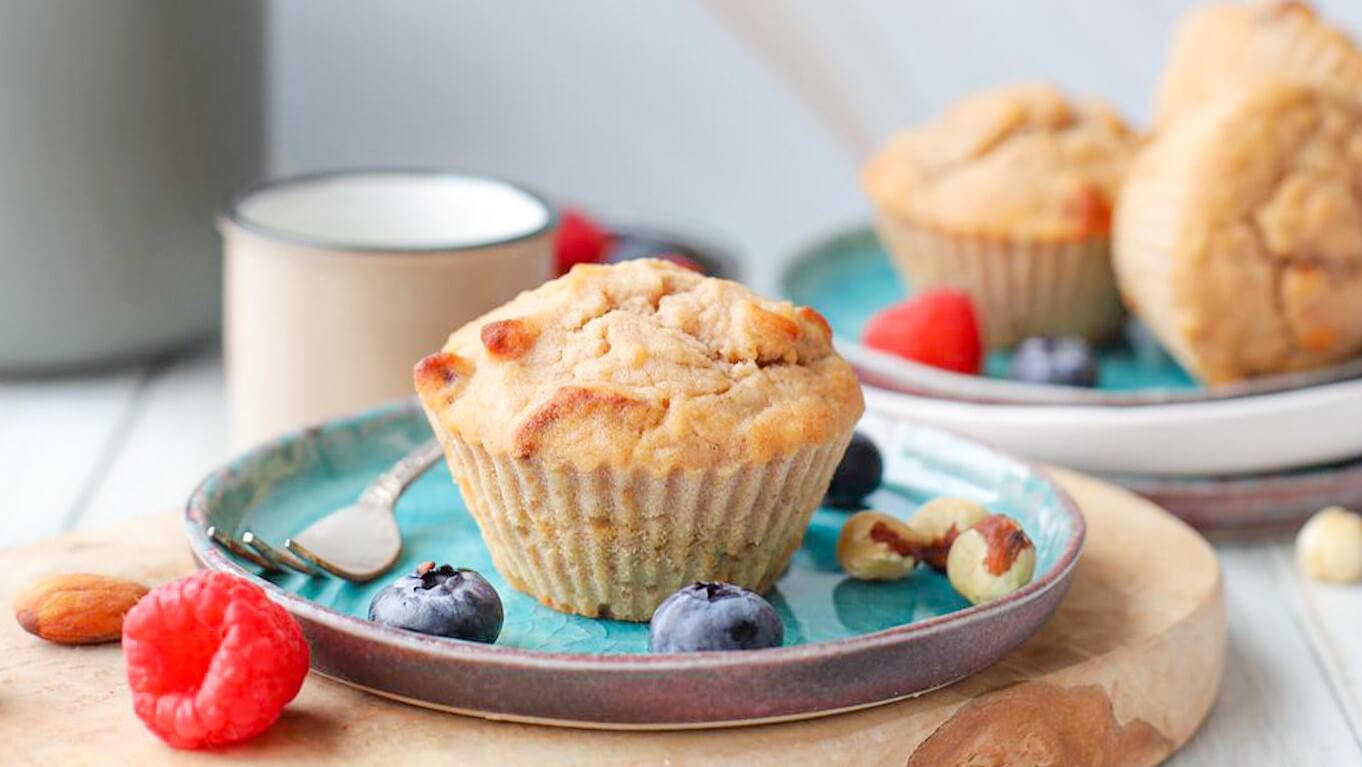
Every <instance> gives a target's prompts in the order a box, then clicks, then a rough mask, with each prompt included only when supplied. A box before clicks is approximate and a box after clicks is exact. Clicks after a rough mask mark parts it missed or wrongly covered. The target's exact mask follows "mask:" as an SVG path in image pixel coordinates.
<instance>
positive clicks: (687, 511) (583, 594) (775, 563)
mask: <svg viewBox="0 0 1362 767" xmlns="http://www.w3.org/2000/svg"><path fill="white" fill-rule="evenodd" d="M850 439H851V434H850V433H847V434H846V435H843V436H842V437H841V438H839V439H836V440H834V441H832V442H830V443H827V444H822V445H815V446H811V447H808V448H805V449H803V450H800V451H798V452H796V453H794V454H793V455H790V456H788V457H784V458H781V459H778V460H773V461H770V462H767V463H759V464H754V465H749V466H741V467H732V468H726V469H714V470H703V471H701V470H677V471H673V472H671V473H668V474H656V473H653V472H650V471H648V470H647V469H645V468H633V469H613V468H607V467H602V468H599V469H596V470H595V471H580V470H577V469H575V468H572V467H565V466H555V465H550V464H548V463H547V462H544V461H541V460H538V459H536V458H533V457H531V458H515V457H513V456H510V455H506V454H499V453H494V452H491V451H488V450H486V449H484V448H483V447H482V446H481V445H477V444H473V443H469V442H465V441H463V440H461V439H459V438H458V437H456V436H451V435H447V434H442V435H441V441H442V443H443V444H444V448H445V456H446V458H447V459H448V461H449V466H450V469H451V471H452V472H453V474H454V476H455V478H456V481H457V482H458V484H459V488H460V491H461V492H462V493H463V498H464V501H465V503H466V504H467V506H468V509H469V511H470V512H471V513H472V514H473V517H474V518H475V519H476V520H477V522H478V526H479V528H481V530H482V537H483V540H484V541H485V542H486V544H487V547H488V549H489V550H490V551H491V554H492V560H493V562H494V563H495V564H496V567H497V570H498V572H500V573H501V575H502V576H503V577H504V578H506V580H507V581H509V582H510V583H511V584H512V585H513V586H515V588H517V589H519V590H521V591H523V592H525V593H527V594H530V595H531V596H533V597H535V598H536V599H538V600H539V601H540V602H543V603H544V604H546V605H548V606H549V607H552V608H554V609H556V610H560V611H563V612H571V613H577V614H578V615H585V616H589V617H600V618H615V619H618V620H628V621H646V620H648V619H649V618H651V617H652V614H653V610H654V609H655V608H656V607H657V605H658V604H659V603H661V601H662V600H663V599H665V598H666V597H667V596H668V595H670V594H671V593H672V592H674V591H676V590H677V589H679V588H681V587H682V586H685V585H687V584H689V583H692V582H694V581H715V580H718V581H726V582H729V583H735V584H737V585H739V586H744V587H746V588H749V589H752V590H754V591H757V592H765V591H766V590H768V589H769V588H770V587H771V586H772V585H773V584H774V583H775V581H776V579H777V578H778V577H779V576H780V574H781V572H783V571H784V569H785V566H786V565H787V564H788V563H789V561H790V557H791V556H792V555H793V554H794V552H795V550H796V549H798V548H799V545H800V543H801V541H802V540H803V538H804V531H805V528H806V527H808V524H809V518H810V517H811V516H812V515H813V512H814V510H815V509H817V508H818V505H819V503H820V501H821V500H822V497H823V494H824V492H825V491H826V490H827V487H828V483H829V481H830V480H831V479H832V473H833V471H834V470H835V469H836V468H837V464H838V462H839V461H840V460H841V458H842V454H843V453H844V452H845V451H846V446H847V443H848V442H849V441H850Z"/></svg>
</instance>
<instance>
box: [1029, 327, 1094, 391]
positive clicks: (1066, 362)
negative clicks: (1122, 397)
mask: <svg viewBox="0 0 1362 767" xmlns="http://www.w3.org/2000/svg"><path fill="white" fill-rule="evenodd" d="M1007 375H1008V377H1009V378H1012V379H1014V380H1017V381H1025V382H1027V383H1040V384H1058V385H1060V386H1086V387H1093V386H1096V385H1097V357H1096V355H1094V354H1093V351H1092V347H1091V346H1089V345H1088V342H1087V341H1084V340H1083V339H1081V338H1028V339H1026V340H1025V341H1022V343H1021V346H1018V347H1017V350H1016V351H1014V352H1013V353H1012V364H1011V366H1009V368H1008V371H1007Z"/></svg>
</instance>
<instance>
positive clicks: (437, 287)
mask: <svg viewBox="0 0 1362 767" xmlns="http://www.w3.org/2000/svg"><path fill="white" fill-rule="evenodd" d="M555 222H556V217H555V213H554V209H553V207H552V206H551V205H550V204H549V203H548V202H546V201H545V200H544V198H542V197H540V196H539V195H536V194H534V193H533V192H531V191H529V190H527V189H525V188H524V187H521V186H518V185H516V184H513V183H511V182H508V181H504V180H501V179H497V178H491V177H488V176H481V175H475V174H470V173H463V172H458V171H445V170H356V171H338V172H329V173H318V174H313V175H306V176H298V177H293V178H285V179H282V180H278V181H272V182H269V183H266V184H264V185H262V186H259V187H256V188H254V189H251V190H249V191H247V192H245V193H244V194H242V195H240V196H238V197H237V199H236V200H235V201H234V202H233V203H232V204H231V206H230V207H229V209H228V210H227V211H226V212H225V213H224V214H223V215H222V216H221V217H220V219H219V230H220V231H221V233H222V237H223V243H224V252H225V259H224V269H225V286H224V300H223V328H224V330H223V342H224V350H225V360H226V373H227V397H228V407H229V416H228V417H229V421H228V424H229V433H230V437H231V442H232V445H233V447H234V448H238V449H240V448H245V447H249V446H251V445H253V444H256V443H258V442H260V441H262V440H266V439H269V438H271V437H273V436H276V435H278V434H280V433H282V432H285V431H288V430H290V429H293V428H296V427H298V426H302V425H305V424H309V423H314V422H317V421H320V420H324V419H327V418H332V417H335V416H338V415H343V414H345V413H349V412H352V411H355V410H358V409H362V408H365V407H368V406H371V405H374V404H377V403H380V402H383V401H385V400H389V399H393V398H396V397H402V396H406V395H409V394H410V393H411V391H412V384H411V369H412V365H413V364H415V363H416V361H417V360H419V359H421V358H422V357H423V356H425V355H427V354H429V353H431V352H432V351H435V350H437V349H439V348H440V347H441V346H443V344H444V341H445V338H446V337H447V336H448V335H449V333H451V332H452V331H454V330H455V329H457V328H458V327H459V326H461V325H463V324H464V323H466V322H468V321H469V320H472V319H474V318H476V317H478V316H479V315H481V314H483V313H485V312H487V311H489V310H491V309H493V308H495V307H497V306H499V305H500V304H502V303H505V302H506V301H507V300H509V299H511V298H512V297H514V296H515V295H516V294H517V293H519V292H520V291H522V290H527V289H529V288H533V287H535V286H537V285H539V284H540V283H542V282H543V281H544V280H546V279H548V278H549V277H550V276H551V272H552V269H553V243H552V235H553V230H554V226H555Z"/></svg>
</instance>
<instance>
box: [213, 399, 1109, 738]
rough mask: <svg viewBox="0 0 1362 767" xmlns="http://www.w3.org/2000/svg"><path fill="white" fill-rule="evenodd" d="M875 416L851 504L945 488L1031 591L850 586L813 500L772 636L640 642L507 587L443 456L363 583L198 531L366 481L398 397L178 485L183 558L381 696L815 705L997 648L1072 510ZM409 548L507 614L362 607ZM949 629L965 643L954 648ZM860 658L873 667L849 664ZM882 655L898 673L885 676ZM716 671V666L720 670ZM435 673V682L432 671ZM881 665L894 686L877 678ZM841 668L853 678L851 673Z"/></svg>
mask: <svg viewBox="0 0 1362 767" xmlns="http://www.w3.org/2000/svg"><path fill="white" fill-rule="evenodd" d="M885 428H887V429H889V430H890V431H888V432H886V433H884V434H876V435H875V436H876V438H877V440H878V441H879V442H880V444H881V448H882V450H883V451H884V453H885V456H886V464H887V468H886V485H885V487H884V488H883V489H881V490H880V491H879V492H877V493H876V494H875V495H874V496H873V497H872V498H871V499H870V504H871V505H872V506H873V507H874V508H877V509H879V510H882V511H885V512H888V513H891V514H894V515H896V516H900V517H905V518H906V517H907V516H908V515H910V514H911V513H912V511H913V510H914V509H915V508H916V506H917V505H919V504H920V503H922V502H924V501H925V500H928V499H930V498H933V497H936V496H940V495H953V496H963V497H968V498H973V499H975V500H978V501H980V502H982V503H985V504H987V505H988V506H989V507H990V508H991V509H992V510H994V511H996V512H999V513H1004V514H1007V515H1009V516H1012V517H1014V518H1016V519H1017V520H1018V521H1020V522H1021V524H1022V526H1023V528H1024V529H1025V530H1026V531H1027V533H1028V535H1029V536H1030V537H1031V539H1032V540H1033V541H1034V543H1035V545H1036V551H1037V572H1036V576H1035V579H1034V581H1033V583H1032V584H1031V585H1030V586H1028V587H1027V588H1026V589H1023V590H1022V591H1020V592H1018V593H1017V594H1014V595H1012V596H1011V597H1008V598H1006V599H1004V600H1000V601H998V602H995V603H992V604H989V605H984V606H980V607H972V606H971V605H969V603H968V602H966V601H965V600H964V599H962V598H961V597H960V596H958V595H957V594H956V593H955V591H954V590H953V589H952V588H951V586H950V584H949V582H948V581H947V580H946V578H945V577H944V576H943V575H940V574H938V573H935V572H933V571H931V570H930V569H928V568H925V567H924V568H919V569H918V571H916V572H915V573H914V574H913V575H912V576H910V577H909V578H907V579H905V580H902V581H898V582H893V583H864V582H859V581H855V580H852V579H850V578H847V577H846V576H844V575H843V574H842V573H841V571H840V569H839V568H838V565H837V560H836V553H835V550H836V543H837V536H838V533H839V531H840V528H841V525H842V523H843V521H844V520H845V519H846V518H847V517H848V514H847V513H846V512H841V511H835V510H830V509H822V510H819V511H818V512H816V513H815V515H814V518H813V521H812V523H811V524H810V526H809V528H808V531H807V534H806V537H805V540H804V545H803V547H802V548H801V549H800V550H799V551H798V552H797V553H796V555H795V557H794V559H793V561H792V562H791V564H790V566H789V568H788V570H787V572H786V573H785V574H784V575H783V576H782V577H781V579H780V580H779V582H778V584H777V586H776V587H775V589H773V590H772V591H771V592H770V593H769V594H768V598H769V600H770V601H771V603H772V604H773V605H775V606H776V609H777V610H778V611H779V612H780V615H781V618H782V619H783V620H784V622H785V627H786V644H785V647H783V648H779V649H774V650H763V651H755V652H747V653H698V654H683V655H670V656H667V655H650V654H648V652H647V625H646V624H635V623H625V622H620V621H612V620H601V619H592V618H585V617H581V616H576V615H570V614H566V613H560V612H557V611H555V610H552V609H550V608H548V607H545V606H543V605H541V604H540V603H539V602H537V601H536V600H535V599H533V598H532V597H530V596H528V595H525V594H522V593H520V592H518V591H516V590H515V589H514V588H512V587H511V586H510V585H509V584H508V583H506V581H505V580H503V579H502V578H501V577H500V575H499V574H498V573H497V571H496V569H495V567H494V566H493V565H492V561H491V558H490V555H489V554H488V551H487V549H486V548H485V547H484V545H483V543H482V539H481V537H480V536H479V533H478V528H477V525H476V523H475V522H474V520H473V518H472V517H471V516H470V515H469V514H468V512H467V511H466V509H465V507H464V505H463V501H462V499H461V497H460V495H459V493H458V490H457V487H456V486H455V485H454V484H453V482H452V481H451V479H450V475H449V472H448V470H447V469H446V468H445V467H444V464H443V463H441V464H439V465H437V466H436V467H434V468H432V469H431V470H430V471H429V472H427V473H426V474H425V475H424V476H423V477H421V478H420V479H419V480H417V481H416V482H415V483H414V484H413V485H412V486H411V487H410V488H409V489H408V490H407V492H406V493H405V494H404V495H403V496H402V499H401V501H400V502H399V504H398V507H397V518H398V523H399V525H400V527H401V530H402V534H403V539H404V550H403V554H402V558H401V559H400V561H399V562H398V564H397V565H396V566H395V567H394V568H393V570H392V571H391V573H389V574H388V575H386V576H383V577H380V578H379V579H378V581H376V582H374V583H370V584H353V583H348V582H345V581H342V580H339V579H336V578H330V577H320V576H314V577H309V576H304V575H301V574H296V573H291V572H290V573H274V574H265V573H263V572H262V571H261V570H260V568H258V567H257V566H256V565H254V564H252V563H250V562H248V561H246V560H241V559H237V558H235V557H233V556H232V555H230V554H229V553H227V552H225V551H223V550H221V549H219V548H218V547H217V546H216V545H215V544H213V543H212V542H211V540H210V539H209V538H208V537H207V536H206V535H204V533H203V530H204V528H205V527H206V526H207V525H214V526H216V527H217V528H218V529H220V530H223V531H226V532H228V533H229V534H234V535H239V533H240V531H242V530H244V529H246V528H250V529H251V530H253V531H254V532H255V533H256V534H258V535H260V536H261V537H263V538H264V539H266V540H269V541H274V542H282V541H283V540H284V539H286V538H288V537H289V536H290V535H292V534H294V533H296V532H297V531H298V530H301V529H302V528H304V527H306V526H307V525H308V524H309V523H311V522H312V521H314V520H316V519H317V518H319V517H321V516H322V515H324V514H326V513H327V512H329V511H330V510H333V509H335V508H339V507H341V506H344V505H346V504H348V503H351V502H352V501H353V500H354V499H355V498H356V497H357V496H358V495H359V493H360V491H361V490H362V489H363V487H364V486H365V485H366V484H368V482H369V481H370V480H371V479H372V478H373V477H374V476H375V475H377V474H379V473H381V472H382V471H384V470H385V469H387V468H388V467H389V466H390V465H391V464H392V463H394V462H395V461H396V460H397V459H399V458H401V457H402V456H403V455H404V454H406V453H407V452H409V451H410V450H411V449H413V448H415V447H417V446H418V445H420V444H421V443H423V442H425V441H427V440H429V439H430V438H431V434H430V429H429V427H428V425H427V423H426V419H425V417H424V415H423V414H422V413H421V412H420V410H419V408H418V407H417V406H416V405H415V404H413V403H403V404H401V405H395V406H390V407H387V408H384V409H380V410H377V411H373V412H370V413H366V414H363V415H360V416H357V417H355V418H351V419H347V420H341V421H335V422H331V423H329V424H326V425H324V426H321V427H319V428H315V429H310V430H307V431H304V432H301V433H299V434H296V435H294V436H291V437H288V438H285V439H283V440H281V441H279V442H276V443H273V444H270V445H267V446H265V447H263V448H261V449H258V450H256V451H254V452H252V453H250V454H248V455H247V456H245V457H243V458H241V459H239V460H237V461H235V462H234V463H232V464H231V465H229V466H228V467H226V468H224V469H222V470H220V471H218V472H216V473H215V474H213V475H212V476H210V477H209V478H208V479H207V480H205V482H204V483H203V485H202V486H201V487H200V488H199V490H198V491H197V492H196V493H195V495H194V497H193V499H192V500H191V502H190V504H189V507H188V511H187V516H186V523H187V532H188V534H189V538H190V543H191V545H192V547H193V549H194V551H195V554H196V556H198V557H199V559H200V561H201V562H203V563H204V564H206V565H207V566H209V567H213V568H216V569H224V570H227V571H229V572H234V573H237V574H241V575H245V576H247V577H249V578H252V579H253V580H255V581H257V582H258V583H261V584H262V585H264V586H265V587H266V588H267V589H268V590H269V591H270V593H271V594H272V595H273V596H274V597H275V598H276V599H278V600H279V601H281V602H282V603H283V604H284V605H285V606H286V607H287V608H288V609H290V611H292V612H293V613H294V615H295V616H297V617H298V618H299V620H300V622H301V623H302V624H303V626H304V629H305V631H306V632H307V634H308V637H309V640H310V644H311V646H312V649H313V661H314V668H316V669H317V670H319V671H321V672H322V673H324V674H326V675H328V676H332V677H335V678H338V679H340V680H342V681H347V682H350V683H352V684H356V685H358V686H361V687H364V688H366V689H370V690H372V691H375V692H379V693H380V694H387V695H391V696H394V697H398V698H401V699H403V700H408V701H412V702H416V703H420V704H423V705H432V706H435V707H440V708H449V709H452V710H456V711H461V712H468V713H476V714H482V715H488V716H497V717H510V718H524V719H530V720H534V721H541V720H543V721H551V722H558V723H564V722H567V723H572V724H587V725H590V726H650V727H652V726H662V727H669V726H695V725H697V724H705V725H713V724H724V723H735V722H749V721H758V720H769V719H772V718H791V717H794V718H798V717H803V716H815V715H818V714H820V713H828V712H831V711H835V710H843V709H847V708H851V707H857V706H864V705H871V704H874V703H878V702H884V701H887V700H892V699H895V698H900V697H903V696H905V695H909V694H914V693H918V692H922V691H925V690H927V689H931V688H933V687H937V686H940V685H941V684H945V683H948V682H950V681H953V680H955V679H958V678H960V677H963V676H965V675H967V674H969V673H973V672H975V671H978V670H980V669H981V668H983V667H984V666H986V665H988V664H989V663H991V662H993V661H994V660H996V659H997V657H1000V656H1001V655H1002V654H1003V653H1005V652H1006V651H1007V650H1008V649H1010V648H1011V647H1013V646H1015V645H1016V644H1017V643H1019V642H1021V641H1022V640H1024V639H1025V638H1026V637H1027V636H1029V635H1030V634H1031V633H1032V632H1034V631H1035V630H1036V628H1038V627H1039V626H1040V624H1041V623H1042V622H1043V621H1044V619H1045V618H1046V617H1047V616H1048V615H1049V612H1050V611H1051V610H1053V609H1054V606H1055V605H1056V604H1057V603H1058V599H1059V596H1060V595H1061V594H1062V593H1063V591H1064V589H1065V588H1067V578H1068V575H1069V573H1070V571H1071V569H1072V567H1073V564H1074V561H1075V559H1076V556H1077V553H1078V548H1079V546H1080V545H1081V541H1082V537H1083V522H1082V517H1081V515H1080V514H1078V512H1077V511H1076V510H1075V509H1074V508H1073V506H1072V504H1071V503H1070V501H1069V500H1068V499H1067V497H1066V496H1065V495H1064V493H1063V491H1061V490H1060V489H1059V488H1058V487H1056V486H1055V485H1054V484H1053V483H1051V482H1050V481H1049V480H1048V479H1047V478H1046V477H1045V476H1044V475H1042V474H1040V473H1038V472H1036V471H1034V470H1033V469H1031V468H1030V467H1029V466H1027V465H1025V464H1023V463H1021V462H1018V461H1015V460H1013V459H1011V458H1008V457H1006V456H1003V455H1002V454H999V453H997V452H995V451H993V450H992V449H990V448H987V447H984V446H982V445H979V444H977V443H973V442H970V441H968V440H965V439H963V438H959V437H955V436H953V435H950V434H947V433H945V432H941V431H937V430H935V429H930V428H926V427H919V426H911V425H905V424H899V425H895V426H892V427H885ZM427 560H433V561H435V562H438V563H445V562H448V563H451V564H454V565H456V566H460V567H471V568H473V569H475V570H478V571H479V572H481V573H482V574H483V575H484V576H486V577H487V578H488V580H489V581H491V583H492V584H493V585H494V586H495V587H496V588H497V591H498V592H499V593H500V595H501V597H502V600H503V603H504V607H505V614H506V619H505V624H504V626H503V629H502V633H501V637H500V638H499V639H498V641H497V643H496V644H495V645H492V646H488V645H479V644H475V643H469V642H462V641H458V640H449V639H441V638H435V637H427V636H423V635H419V634H414V633H411V632H406V631H401V630H398V629H391V628H387V627H382V626H378V625H376V624H372V623H370V622H368V621H367V620H365V617H366V615H367V612H368V605H369V602H370V600H371V599H372V598H373V596H374V594H375V593H377V592H378V591H379V590H380V589H382V588H383V587H384V584H385V583H386V582H388V581H390V580H392V579H393V578H395V577H397V576H399V575H401V574H403V573H406V572H410V571H412V570H414V569H415V568H416V566H417V564H419V563H420V562H423V561H427ZM960 636H964V637H968V638H969V639H968V641H966V642H960V641H958V637H960ZM951 637H957V639H956V640H954V641H953V640H951ZM881 664H882V665H881ZM839 665H841V666H848V667H850V669H851V670H850V671H847V670H846V669H844V670H843V673H853V674H855V675H856V676H854V677H852V678H842V679H840V680H838V681H837V682H836V683H835V684H832V683H828V684H824V683H822V682H818V681H817V680H818V678H819V677H820V676H821V675H823V674H827V673H834V672H835V670H836V669H837V668H838V667H839ZM875 666H878V667H879V670H878V671H877V672H876V674H866V671H867V670H868V669H870V668H872V667H875ZM892 667H897V668H896V670H894V671H893V672H892V673H890V672H886V670H885V669H886V668H892ZM725 668H728V669H731V671H730V672H729V673H721V672H723V670H724V669H725ZM527 670H529V671H534V672H535V676H534V678H533V680H527V679H524V678H523V674H524V673H526V672H527ZM445 673H448V674H453V676H449V677H445V676H441V674H445ZM885 673H889V677H890V678H891V679H894V680H895V681H894V683H893V684H889V685H885V684H884V682H883V680H882V679H881V678H880V677H883V675H884V674H885ZM860 677H864V678H865V679H864V681H865V684H864V685H858V684H853V682H855V681H856V680H857V679H858V678H860ZM743 679H746V680H747V682H744V683H742V685H741V687H742V688H743V695H741V696H737V697H736V698H735V699H734V701H730V702H728V703H715V702H714V700H715V697H714V696H725V695H730V693H732V692H733V685H734V684H735V680H743ZM432 680H435V681H432ZM660 683H675V684H676V685H678V686H679V687H678V689H679V688H680V687H684V688H685V690H684V691H682V692H680V693H678V694H677V695H675V696H658V695H646V694H644V693H646V689H645V688H648V687H651V686H652V685H655V684H660ZM748 684H751V685H757V686H756V687H755V688H753V687H748V686H747V685H748ZM526 685H528V686H526ZM640 685H643V687H640ZM761 685H765V686H766V687H762V686H761ZM824 687H826V689H824ZM668 689H671V688H668ZM754 690H755V691H754ZM721 699H722V698H721ZM625 701H632V702H630V703H628V704H627V705H626V703H625ZM735 701H736V703H735Z"/></svg>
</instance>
